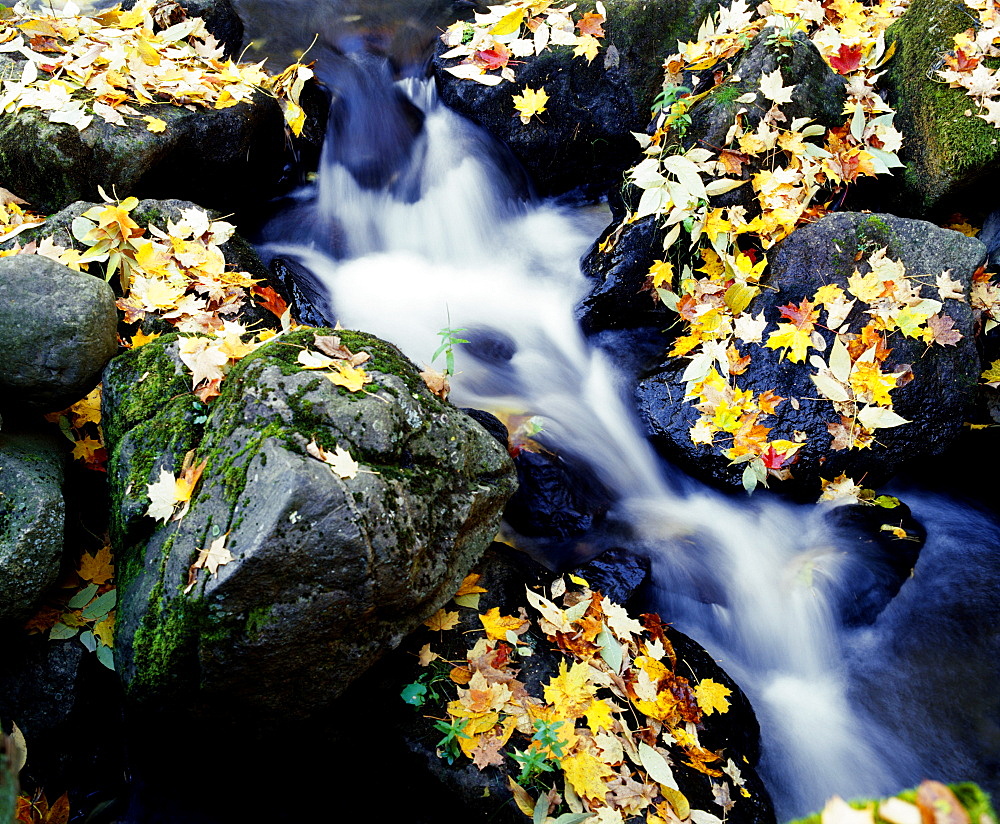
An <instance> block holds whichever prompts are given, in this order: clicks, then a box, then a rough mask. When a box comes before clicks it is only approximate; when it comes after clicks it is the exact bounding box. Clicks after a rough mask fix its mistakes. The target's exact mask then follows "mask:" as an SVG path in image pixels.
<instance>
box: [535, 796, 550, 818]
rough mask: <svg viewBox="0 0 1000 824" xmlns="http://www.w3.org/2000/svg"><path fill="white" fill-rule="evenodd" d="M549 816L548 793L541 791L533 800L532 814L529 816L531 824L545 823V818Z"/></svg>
mask: <svg viewBox="0 0 1000 824" xmlns="http://www.w3.org/2000/svg"><path fill="white" fill-rule="evenodd" d="M548 817H549V794H548V793H542V794H541V795H540V796H538V800H537V801H536V802H535V810H534V814H533V815H532V816H531V824H545V819H547V818H548Z"/></svg>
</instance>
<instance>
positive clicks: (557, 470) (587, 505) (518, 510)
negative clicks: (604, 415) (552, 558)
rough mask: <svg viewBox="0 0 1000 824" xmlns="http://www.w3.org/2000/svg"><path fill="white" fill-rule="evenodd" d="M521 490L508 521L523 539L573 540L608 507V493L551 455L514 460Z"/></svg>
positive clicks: (522, 454) (532, 454) (522, 456)
mask: <svg viewBox="0 0 1000 824" xmlns="http://www.w3.org/2000/svg"><path fill="white" fill-rule="evenodd" d="M514 466H516V467H517V479H518V489H517V492H515V493H514V496H513V497H512V498H511V499H510V501H509V502H508V504H507V509H506V510H505V513H504V517H505V518H506V520H507V523H508V524H510V526H512V527H513V528H514V529H516V530H517V531H518V532H519V533H521V534H522V535H525V536H528V537H531V538H552V539H555V540H563V541H564V540H569V539H570V538H576V537H579V536H580V535H583V534H584V533H585V532H586V531H587V530H588V529H590V527H591V526H592V525H593V524H594V520H595V518H597V517H598V516H599V515H600V514H601V513H602V512H604V511H605V510H606V509H607V506H608V502H609V501H608V494H607V492H606V490H602V489H598V488H596V487H595V485H594V484H592V483H590V482H589V481H588V479H587V478H586V476H585V475H584V473H583V472H582V471H580V469H579V467H574V466H572V465H571V464H569V463H567V462H566V461H564V460H563V459H561V458H560V457H559V456H557V455H553V454H551V453H548V452H529V451H521V452H520V453H519V454H518V455H517V456H516V457H515V458H514Z"/></svg>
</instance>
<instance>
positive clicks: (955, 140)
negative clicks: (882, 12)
mask: <svg viewBox="0 0 1000 824" xmlns="http://www.w3.org/2000/svg"><path fill="white" fill-rule="evenodd" d="M972 25H973V17H972V16H971V15H970V12H969V10H968V9H967V8H966V7H965V6H964V5H962V4H955V3H951V2H948V0H914V2H913V3H911V4H910V6H909V7H908V8H907V10H906V11H905V12H904V13H903V15H902V16H901V17H900V18H899V19H898V20H897V21H896V22H895V23H894V24H893V25H892V26H891V27H890V28H889V29H888V31H887V32H886V37H885V42H886V47H887V48H892V47H895V49H896V53H895V55H894V57H893V59H892V60H891V61H889V63H888V65H887V66H886V73H885V76H884V77H883V78H882V81H881V83H882V86H883V88H884V90H885V93H886V98H887V102H888V103H889V104H890V105H891V106H892V107H893V108H894V109H895V110H896V127H897V128H898V129H899V130H900V131H901V132H902V133H903V134H904V135H906V139H905V140H904V141H903V147H902V149H901V150H900V152H899V158H900V160H902V161H903V162H904V163H905V164H906V170H905V172H904V173H903V175H902V176H901V177H902V187H901V191H899V193H898V195H897V197H896V198H895V199H894V201H893V203H894V206H895V207H896V208H897V209H899V210H900V213H901V214H906V215H912V216H914V217H923V216H925V215H927V214H928V213H929V212H930V211H931V210H936V209H945V208H949V207H950V208H956V209H961V210H962V211H963V212H968V210H969V209H970V207H972V208H975V207H976V206H979V207H982V206H986V209H987V210H989V209H991V208H992V207H993V205H994V202H995V201H994V192H995V191H996V187H995V176H996V175H997V173H998V172H1000V141H998V139H997V130H996V129H995V128H994V127H993V126H992V125H991V124H989V123H987V122H986V121H985V120H983V119H982V118H979V117H976V116H975V110H976V106H975V104H974V103H973V102H972V100H971V99H970V98H969V96H968V95H967V94H966V93H965V90H964V89H953V88H949V87H948V85H947V84H946V83H945V82H944V81H943V80H941V79H940V78H938V77H936V76H935V74H934V72H935V71H936V70H937V69H939V68H941V67H942V65H943V64H942V56H943V55H944V54H945V53H947V52H949V51H951V50H952V49H954V48H955V43H954V40H953V37H954V35H956V34H957V33H959V32H962V31H965V30H966V29H968V28H970V27H971V26H972ZM970 110H972V111H971V112H970ZM991 181H992V182H991Z"/></svg>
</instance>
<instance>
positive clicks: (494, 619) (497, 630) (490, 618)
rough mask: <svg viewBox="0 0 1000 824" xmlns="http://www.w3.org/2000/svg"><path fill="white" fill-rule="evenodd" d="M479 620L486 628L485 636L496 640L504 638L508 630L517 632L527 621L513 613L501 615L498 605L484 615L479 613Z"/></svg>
mask: <svg viewBox="0 0 1000 824" xmlns="http://www.w3.org/2000/svg"><path fill="white" fill-rule="evenodd" d="M484 591H485V590H484ZM479 621H480V623H482V625H483V629H485V630H486V637H487V638H494V639H496V640H497V641H504V640H506V638H507V633H508V632H509V631H510V632H517V631H518V630H519V629H521V628H522V627H523V626H524V625H525V623H527V622H526V621H524V620H522V619H521V618H518V617H516V616H514V615H501V614H500V608H499V607H493V609H491V610H489V611H488V612H486V613H485V614H484V615H480V616H479Z"/></svg>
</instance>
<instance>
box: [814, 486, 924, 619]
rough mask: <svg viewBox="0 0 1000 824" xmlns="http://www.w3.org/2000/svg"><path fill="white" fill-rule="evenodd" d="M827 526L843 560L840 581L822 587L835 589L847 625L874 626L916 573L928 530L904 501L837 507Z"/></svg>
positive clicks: (837, 606) (833, 596)
mask: <svg viewBox="0 0 1000 824" xmlns="http://www.w3.org/2000/svg"><path fill="white" fill-rule="evenodd" d="M826 522H827V524H828V525H829V526H830V528H831V529H832V530H833V534H834V535H835V538H834V540H833V544H834V545H835V546H836V547H837V548H838V549H839V550H840V551H841V552H842V553H843V555H842V556H841V559H840V562H839V564H838V568H837V575H836V577H835V579H834V580H831V581H826V580H824V581H819V582H818V584H819V585H820V586H822V587H824V588H826V589H828V590H831V591H830V592H829V595H828V597H829V600H830V603H831V604H832V605H833V607H834V610H835V611H836V612H837V613H838V615H839V617H840V623H841V624H842V625H844V626H849V627H850V626H862V625H866V624H871V623H872V622H874V621H875V619H876V618H878V616H879V614H880V613H881V612H882V610H883V609H885V607H886V606H887V605H888V603H889V602H890V601H891V600H892V599H893V598H894V597H895V596H896V593H898V592H899V589H900V587H901V586H902V585H903V583H904V582H905V581H906V579H907V578H909V577H910V575H911V574H912V572H913V567H914V565H915V564H916V562H917V557H918V556H919V555H920V548H921V547H922V546H923V543H924V539H925V538H926V537H927V530H925V529H924V527H923V526H922V525H921V524H920V523H919V522H918V521H916V520H914V518H913V516H912V514H911V513H910V509H909V507H908V506H906V504H904V503H902V502H900V503H898V504H897V505H896V506H888V507H882V506H861V505H848V506H838V507H835V508H834V509H832V510H830V511H829V512H828V513H827V515H826ZM893 529H901V530H903V534H902V535H900V534H897V533H895V532H893V531H892V530H893Z"/></svg>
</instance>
